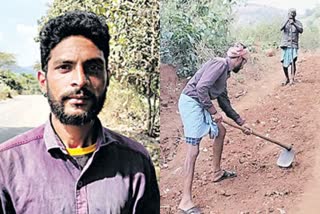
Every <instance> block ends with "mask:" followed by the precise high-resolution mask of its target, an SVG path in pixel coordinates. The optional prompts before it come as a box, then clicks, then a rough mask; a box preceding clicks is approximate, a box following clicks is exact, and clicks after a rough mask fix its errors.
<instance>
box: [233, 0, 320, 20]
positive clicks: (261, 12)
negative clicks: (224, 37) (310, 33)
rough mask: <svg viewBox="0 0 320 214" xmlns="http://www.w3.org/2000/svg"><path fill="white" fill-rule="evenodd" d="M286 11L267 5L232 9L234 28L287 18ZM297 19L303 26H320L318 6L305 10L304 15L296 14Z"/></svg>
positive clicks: (247, 5)
mask: <svg viewBox="0 0 320 214" xmlns="http://www.w3.org/2000/svg"><path fill="white" fill-rule="evenodd" d="M287 13H288V11H287V10H282V9H278V8H275V7H271V6H268V5H261V4H254V3H248V4H245V5H243V6H240V7H237V8H235V9H234V25H235V26H248V25H250V26H252V25H257V24H259V23H261V22H269V21H273V20H274V19H280V20H282V19H283V20H284V19H286V18H287ZM297 18H298V19H299V20H300V21H301V22H302V23H303V24H307V25H310V24H316V25H319V24H320V5H318V6H317V7H315V8H313V9H308V10H306V12H305V14H298V16H297Z"/></svg>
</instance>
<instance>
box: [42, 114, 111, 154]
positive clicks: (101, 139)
mask: <svg viewBox="0 0 320 214" xmlns="http://www.w3.org/2000/svg"><path fill="white" fill-rule="evenodd" d="M96 120H97V121H96V123H97V124H96V125H95V129H98V130H97V131H98V136H97V140H96V142H95V143H96V145H97V146H96V151H98V150H99V149H100V147H101V146H102V145H107V144H110V143H112V142H114V141H116V140H115V139H113V138H112V137H111V136H110V135H108V133H107V131H106V129H104V128H103V127H102V125H101V122H100V120H99V119H98V118H97V119H96ZM43 138H44V143H45V145H46V147H47V151H48V152H50V151H53V150H56V149H59V150H60V151H62V152H63V153H64V154H68V152H67V150H66V148H65V146H64V144H63V143H62V142H61V140H60V138H59V136H58V135H57V134H56V132H55V131H54V129H53V127H52V124H51V115H50V118H49V120H48V121H47V122H46V123H45V127H44V136H43Z"/></svg>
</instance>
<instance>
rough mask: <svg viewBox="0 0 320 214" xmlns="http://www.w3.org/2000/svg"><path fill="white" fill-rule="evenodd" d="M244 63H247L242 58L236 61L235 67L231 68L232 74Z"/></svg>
mask: <svg viewBox="0 0 320 214" xmlns="http://www.w3.org/2000/svg"><path fill="white" fill-rule="evenodd" d="M246 63H247V60H246V59H244V58H242V57H239V58H238V60H237V61H236V65H235V67H234V68H233V70H232V71H233V72H234V73H238V72H239V71H240V70H241V69H242V68H243V66H244V65H245V64H246Z"/></svg>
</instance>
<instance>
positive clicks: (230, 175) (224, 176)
mask: <svg viewBox="0 0 320 214" xmlns="http://www.w3.org/2000/svg"><path fill="white" fill-rule="evenodd" d="M234 177H237V173H236V172H232V171H227V170H223V174H222V176H221V177H220V178H218V179H216V180H214V181H213V182H215V183H216V182H219V181H222V180H224V179H228V178H234Z"/></svg>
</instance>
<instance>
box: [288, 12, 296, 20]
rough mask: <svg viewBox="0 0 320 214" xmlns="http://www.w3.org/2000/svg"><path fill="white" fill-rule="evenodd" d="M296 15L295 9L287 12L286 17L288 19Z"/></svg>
mask: <svg viewBox="0 0 320 214" xmlns="http://www.w3.org/2000/svg"><path fill="white" fill-rule="evenodd" d="M295 17H296V12H295V11H289V12H288V18H289V19H294V18H295Z"/></svg>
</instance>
